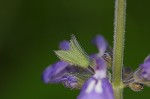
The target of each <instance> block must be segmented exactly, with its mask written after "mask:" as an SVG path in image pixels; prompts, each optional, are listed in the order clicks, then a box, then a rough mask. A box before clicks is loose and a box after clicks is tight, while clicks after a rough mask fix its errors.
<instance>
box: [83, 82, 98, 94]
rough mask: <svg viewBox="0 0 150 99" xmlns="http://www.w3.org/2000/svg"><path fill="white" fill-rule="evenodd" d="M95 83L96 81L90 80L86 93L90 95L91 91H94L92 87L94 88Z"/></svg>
mask: <svg viewBox="0 0 150 99" xmlns="http://www.w3.org/2000/svg"><path fill="white" fill-rule="evenodd" d="M95 83H96V81H95V80H92V81H91V82H90V83H89V85H88V87H87V89H86V91H85V92H86V93H90V92H91V91H92V90H93V89H94V87H95Z"/></svg>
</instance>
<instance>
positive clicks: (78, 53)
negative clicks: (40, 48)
mask: <svg viewBox="0 0 150 99" xmlns="http://www.w3.org/2000/svg"><path fill="white" fill-rule="evenodd" d="M55 53H56V55H57V56H58V57H59V58H60V59H61V60H63V61H66V62H68V63H70V64H73V65H76V66H80V67H82V68H87V67H88V66H89V65H90V58H89V57H88V55H87V54H86V52H85V51H84V50H83V49H82V48H81V46H80V45H79V43H78V41H77V40H76V38H75V36H73V35H72V37H71V40H70V50H67V51H66V50H58V51H55Z"/></svg>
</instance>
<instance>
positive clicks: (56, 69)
mask: <svg viewBox="0 0 150 99" xmlns="http://www.w3.org/2000/svg"><path fill="white" fill-rule="evenodd" d="M68 65H69V64H68V63H67V62H64V61H59V62H56V63H55V64H53V65H50V66H48V67H47V68H46V69H45V70H44V72H43V74H42V79H43V81H44V82H45V83H50V82H51V83H56V82H60V79H61V77H62V76H63V75H62V74H63V73H64V70H65V68H66V67H67V66H68Z"/></svg>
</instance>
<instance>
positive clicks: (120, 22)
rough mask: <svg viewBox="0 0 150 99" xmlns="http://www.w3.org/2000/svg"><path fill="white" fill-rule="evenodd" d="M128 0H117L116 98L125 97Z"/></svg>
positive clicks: (114, 82)
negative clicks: (124, 58)
mask: <svg viewBox="0 0 150 99" xmlns="http://www.w3.org/2000/svg"><path fill="white" fill-rule="evenodd" d="M125 13H126V0H116V1H115V20H114V47H113V48H114V50H113V70H112V72H113V87H114V95H115V99H123V87H122V86H123V85H122V67H123V54H124V35H125Z"/></svg>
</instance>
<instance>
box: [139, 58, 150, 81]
mask: <svg viewBox="0 0 150 99" xmlns="http://www.w3.org/2000/svg"><path fill="white" fill-rule="evenodd" d="M140 68H141V69H142V72H141V75H140V76H141V77H142V78H144V79H146V80H150V56H148V57H147V58H146V59H145V61H144V63H143V64H141V65H140Z"/></svg>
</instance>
